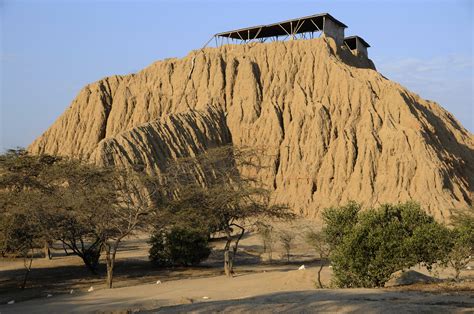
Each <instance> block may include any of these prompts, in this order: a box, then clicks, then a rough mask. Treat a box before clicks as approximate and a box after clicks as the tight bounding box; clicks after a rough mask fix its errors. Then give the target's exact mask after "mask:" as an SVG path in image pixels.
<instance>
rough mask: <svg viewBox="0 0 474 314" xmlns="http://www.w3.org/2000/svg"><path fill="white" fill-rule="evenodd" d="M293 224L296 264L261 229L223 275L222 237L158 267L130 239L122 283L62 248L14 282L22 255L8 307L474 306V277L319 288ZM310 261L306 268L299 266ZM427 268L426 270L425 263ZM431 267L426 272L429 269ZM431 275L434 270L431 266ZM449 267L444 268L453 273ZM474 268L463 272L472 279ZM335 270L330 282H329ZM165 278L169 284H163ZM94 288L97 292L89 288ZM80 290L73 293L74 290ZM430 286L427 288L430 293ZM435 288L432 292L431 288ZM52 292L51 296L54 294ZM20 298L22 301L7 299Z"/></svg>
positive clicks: (0, 272) (1, 271) (6, 265)
mask: <svg viewBox="0 0 474 314" xmlns="http://www.w3.org/2000/svg"><path fill="white" fill-rule="evenodd" d="M298 226H299V227H298V228H292V227H291V226H290V229H293V230H294V232H295V234H297V235H299V237H298V238H297V239H296V240H295V245H294V248H293V252H292V258H291V262H290V263H287V262H284V261H283V260H282V258H281V255H282V253H283V252H282V251H281V247H280V246H279V245H278V244H276V245H275V252H274V253H273V257H274V259H275V261H274V262H273V263H268V262H262V260H267V259H268V256H267V255H262V248H261V244H260V240H259V238H258V237H257V236H255V235H250V236H247V237H246V238H245V239H244V240H243V241H242V247H241V251H240V253H239V258H238V260H237V267H236V272H237V273H236V276H235V277H234V278H227V277H225V276H223V275H222V269H221V264H222V256H221V253H222V252H221V251H220V250H219V248H220V246H221V245H222V242H219V241H217V242H215V243H214V245H215V250H214V253H213V254H212V256H211V257H210V258H209V260H208V261H206V262H205V263H204V264H203V265H202V266H201V267H195V268H183V269H168V270H163V269H161V270H157V269H154V268H152V267H150V265H149V263H148V262H147V244H146V241H145V240H144V239H143V238H141V239H134V240H129V241H127V243H126V245H125V247H124V249H123V250H122V251H121V252H120V254H119V255H118V261H119V263H118V264H117V276H116V281H115V287H116V288H114V289H111V290H110V289H105V287H104V284H103V280H104V279H103V277H94V276H91V275H89V274H88V273H87V271H85V270H84V267H83V266H82V265H81V261H80V260H78V259H77V258H76V257H74V256H64V255H61V254H60V251H57V252H55V253H56V254H57V256H56V257H55V258H54V259H53V260H52V261H47V260H44V259H38V260H35V262H34V264H33V266H34V267H35V269H33V272H32V274H31V281H30V283H29V286H28V287H29V288H28V289H26V291H19V290H18V289H15V288H12V287H14V285H13V283H15V284H16V282H17V281H18V279H19V278H20V277H21V274H22V271H21V267H22V263H21V262H20V261H3V262H2V263H1V264H0V298H1V299H0V300H1V302H0V304H2V305H0V313H45V312H49V313H64V312H127V311H128V312H135V311H142V312H148V311H150V312H170V313H176V312H259V313H267V312H268V313H269V312H359V313H369V312H384V313H385V312H388V313H400V312H443V313H446V312H473V313H474V293H473V287H474V283H472V282H471V283H466V284H465V285H464V287H461V288H460V287H454V288H453V289H451V291H450V289H449V287H448V286H446V285H445V286H442V285H431V286H420V287H416V286H415V287H413V286H412V287H411V288H409V287H407V288H403V289H400V288H390V289H316V288H315V278H316V271H317V269H318V266H319V261H318V260H317V259H316V258H315V257H316V256H315V255H314V253H312V252H311V249H310V248H309V247H308V246H307V245H306V244H305V243H304V240H303V238H302V237H303V234H304V232H305V230H306V228H305V227H303V228H302V227H301V223H298ZM301 264H305V266H306V269H305V270H297V269H298V267H299V266H300V265H301ZM418 270H420V269H418ZM422 271H423V270H422ZM423 272H425V273H426V271H423ZM450 275H451V274H450V273H449V271H447V272H446V271H443V272H440V274H439V277H440V278H446V277H447V276H450ZM472 275H473V273H472V271H465V272H463V276H464V278H466V277H472ZM330 279H331V270H330V268H328V267H325V268H324V270H323V273H322V281H323V283H324V284H325V286H329V284H330ZM157 280H160V281H161V283H160V284H157V283H156V282H157ZM90 286H93V287H94V291H92V292H87V289H88V288H89V287H90ZM71 289H73V290H74V291H73V293H72V294H70V293H69V292H70V290H71ZM462 290H464V291H462ZM422 291H425V292H422ZM427 291H430V292H427ZM48 294H50V295H51V296H50V297H48ZM12 299H15V300H16V302H15V304H11V305H8V304H5V303H6V302H8V301H9V300H12Z"/></svg>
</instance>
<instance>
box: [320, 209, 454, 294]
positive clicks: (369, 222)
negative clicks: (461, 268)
mask: <svg viewBox="0 0 474 314" xmlns="http://www.w3.org/2000/svg"><path fill="white" fill-rule="evenodd" d="M323 219H324V221H325V223H326V226H325V227H324V229H323V231H324V232H325V233H326V236H327V239H328V242H329V243H330V245H331V247H332V249H331V252H332V253H331V261H332V263H333V271H334V276H335V279H334V281H335V284H336V285H337V286H339V287H380V286H383V285H384V283H385V282H386V281H388V279H389V278H390V276H391V274H392V273H394V272H396V271H398V270H403V269H405V268H409V267H411V266H414V265H416V264H418V263H422V264H424V265H426V266H428V267H431V265H432V264H433V263H435V262H437V261H438V260H442V259H443V258H444V256H445V255H446V254H447V252H449V250H450V249H451V244H450V241H449V230H448V229H447V228H446V227H444V226H442V225H440V224H438V223H437V222H436V221H435V220H434V219H433V218H432V217H431V216H429V215H428V214H426V213H425V212H423V211H422V209H421V208H420V206H419V205H418V204H416V203H412V202H408V203H405V204H399V205H390V204H386V205H382V206H380V207H379V208H376V209H369V210H367V211H363V212H361V211H360V206H358V205H357V204H355V203H350V204H349V205H347V206H344V207H340V208H329V209H327V210H325V211H324V212H323Z"/></svg>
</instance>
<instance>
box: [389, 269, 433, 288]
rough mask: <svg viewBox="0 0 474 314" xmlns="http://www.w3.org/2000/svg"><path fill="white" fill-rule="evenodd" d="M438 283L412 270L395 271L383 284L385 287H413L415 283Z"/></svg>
mask: <svg viewBox="0 0 474 314" xmlns="http://www.w3.org/2000/svg"><path fill="white" fill-rule="evenodd" d="M440 281H441V280H440V279H437V278H434V277H430V276H427V275H424V274H422V273H419V272H417V271H414V270H407V271H397V272H395V273H393V274H392V276H391V278H390V280H389V281H387V282H386V283H385V287H397V286H406V285H413V284H416V283H433V282H440Z"/></svg>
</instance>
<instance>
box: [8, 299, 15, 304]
mask: <svg viewBox="0 0 474 314" xmlns="http://www.w3.org/2000/svg"><path fill="white" fill-rule="evenodd" d="M7 304H15V300H11V301H8V303H7Z"/></svg>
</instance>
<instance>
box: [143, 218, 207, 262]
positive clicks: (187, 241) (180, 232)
mask: <svg viewBox="0 0 474 314" xmlns="http://www.w3.org/2000/svg"><path fill="white" fill-rule="evenodd" d="M208 238H209V234H207V233H206V232H203V231H202V230H198V229H190V228H184V227H176V226H175V227H172V228H171V229H169V230H163V229H160V230H157V232H155V233H154V234H153V235H152V237H151V239H150V244H151V248H150V256H149V257H150V260H151V262H152V263H153V264H154V265H157V266H189V265H197V264H199V263H200V262H202V261H203V260H205V259H206V258H208V257H209V254H211V249H210V247H209V243H208Z"/></svg>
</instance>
